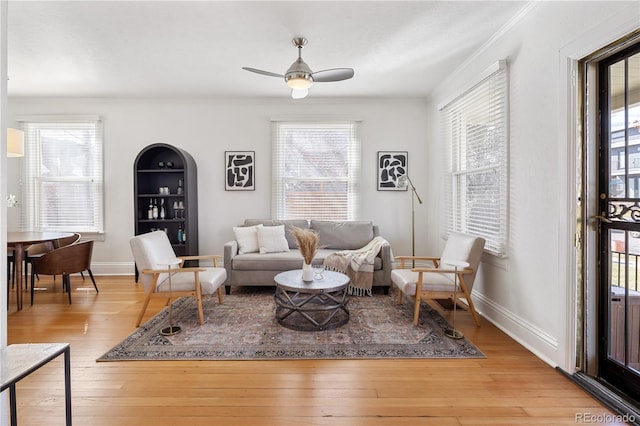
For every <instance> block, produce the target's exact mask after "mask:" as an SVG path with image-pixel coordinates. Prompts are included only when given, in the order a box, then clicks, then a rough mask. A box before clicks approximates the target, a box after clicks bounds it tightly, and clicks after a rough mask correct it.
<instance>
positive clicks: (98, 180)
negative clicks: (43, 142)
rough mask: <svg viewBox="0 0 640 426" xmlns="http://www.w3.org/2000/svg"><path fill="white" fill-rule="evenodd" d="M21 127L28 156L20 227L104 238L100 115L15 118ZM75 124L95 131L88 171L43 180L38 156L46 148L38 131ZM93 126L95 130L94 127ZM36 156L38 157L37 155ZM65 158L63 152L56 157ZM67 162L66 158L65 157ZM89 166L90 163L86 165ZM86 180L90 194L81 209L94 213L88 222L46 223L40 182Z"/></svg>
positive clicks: (25, 166)
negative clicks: (68, 223)
mask: <svg viewBox="0 0 640 426" xmlns="http://www.w3.org/2000/svg"><path fill="white" fill-rule="evenodd" d="M16 121H18V122H19V124H20V128H21V130H23V131H24V132H25V156H24V162H23V167H22V182H23V184H22V200H23V202H22V204H23V208H22V211H21V228H22V229H24V230H29V231H64V232H79V233H81V234H82V236H83V238H91V239H94V240H100V239H103V238H104V232H105V228H104V223H105V219H104V215H105V214H104V135H103V123H102V119H101V117H99V116H94V115H72V116H21V117H18V118H17V119H16ZM65 126H67V128H68V129H70V130H71V129H73V128H74V127H75V128H76V130H77V128H80V127H84V126H87V127H89V129H90V130H92V131H93V132H94V137H93V138H92V140H91V142H90V143H91V145H90V147H89V148H88V151H89V154H88V156H89V158H90V164H89V167H88V173H86V175H84V176H81V177H71V176H58V177H52V178H51V177H46V178H44V179H43V176H42V174H41V173H42V170H41V168H40V164H39V163H40V162H41V161H40V160H38V157H39V156H41V155H42V152H43V150H42V149H41V146H40V137H39V134H40V132H41V131H43V130H54V129H55V130H63V129H64V128H65ZM91 128H92V129H91ZM34 156H37V157H34ZM56 157H57V158H61V157H63V153H60V155H57V156H56ZM62 161H64V160H62ZM85 166H87V164H85ZM56 181H57V182H80V183H82V182H85V183H88V185H87V188H88V191H89V193H90V194H91V196H90V197H87V200H93V202H91V203H89V202H87V204H86V205H83V206H81V207H80V208H85V209H88V210H90V211H91V212H92V213H91V214H90V215H89V216H88V217H89V219H88V220H87V221H85V223H76V224H70V225H64V224H61V225H58V226H56V225H50V224H49V225H43V222H44V220H43V219H44V218H45V216H43V213H42V209H43V206H42V205H41V200H42V195H43V191H44V190H43V189H42V186H41V185H39V182H56Z"/></svg>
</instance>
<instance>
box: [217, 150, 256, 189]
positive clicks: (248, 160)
mask: <svg viewBox="0 0 640 426" xmlns="http://www.w3.org/2000/svg"><path fill="white" fill-rule="evenodd" d="M224 157H225V188H224V189H225V190H227V191H253V190H255V189H256V186H255V157H256V154H255V151H225V152H224Z"/></svg>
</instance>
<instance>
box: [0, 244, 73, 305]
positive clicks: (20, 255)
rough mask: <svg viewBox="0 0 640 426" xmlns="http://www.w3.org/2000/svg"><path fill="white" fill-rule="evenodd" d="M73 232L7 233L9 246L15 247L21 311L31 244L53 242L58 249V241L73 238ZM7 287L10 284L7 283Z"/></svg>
mask: <svg viewBox="0 0 640 426" xmlns="http://www.w3.org/2000/svg"><path fill="white" fill-rule="evenodd" d="M72 235H73V233H72V232H46V231H45V232H40V231H9V232H7V246H8V247H13V261H14V263H15V265H16V270H15V278H16V304H17V308H18V310H19V311H21V310H22V291H23V289H22V284H23V283H22V265H23V263H24V251H25V249H26V248H27V247H29V246H30V245H31V244H38V243H46V242H48V241H51V242H52V243H53V247H54V248H58V243H57V241H58V240H59V239H61V238H67V237H70V236H72ZM7 285H9V283H8V282H7Z"/></svg>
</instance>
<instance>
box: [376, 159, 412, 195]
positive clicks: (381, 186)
mask: <svg viewBox="0 0 640 426" xmlns="http://www.w3.org/2000/svg"><path fill="white" fill-rule="evenodd" d="M407 160H408V153H407V151H378V191H406V190H407V186H406V185H400V184H399V182H398V180H399V179H400V177H401V176H405V175H406V174H407V173H408V170H407Z"/></svg>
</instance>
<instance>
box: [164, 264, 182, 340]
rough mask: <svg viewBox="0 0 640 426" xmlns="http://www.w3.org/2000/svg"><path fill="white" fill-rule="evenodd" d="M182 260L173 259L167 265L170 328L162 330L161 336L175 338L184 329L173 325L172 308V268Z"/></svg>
mask: <svg viewBox="0 0 640 426" xmlns="http://www.w3.org/2000/svg"><path fill="white" fill-rule="evenodd" d="M179 264H180V259H172V260H170V261H168V262H167V263H166V265H167V266H168V267H169V327H165V328H163V329H162V330H160V334H161V335H163V336H173V335H174V334H178V333H180V332H181V331H182V328H180V326H178V325H173V312H172V309H171V306H172V305H173V301H172V300H171V296H172V293H171V266H172V265H179Z"/></svg>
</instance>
